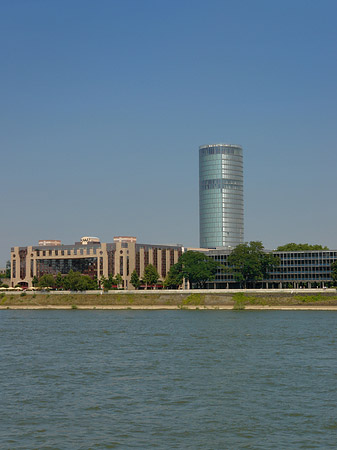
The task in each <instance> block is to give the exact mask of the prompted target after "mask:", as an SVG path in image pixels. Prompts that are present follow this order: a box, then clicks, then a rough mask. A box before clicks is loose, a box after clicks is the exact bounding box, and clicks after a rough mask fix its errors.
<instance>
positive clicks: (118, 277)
mask: <svg viewBox="0 0 337 450" xmlns="http://www.w3.org/2000/svg"><path fill="white" fill-rule="evenodd" d="M115 281H116V284H117V288H119V286H120V285H121V284H123V277H122V275H121V274H120V273H118V274H117V275H116V276H115Z"/></svg>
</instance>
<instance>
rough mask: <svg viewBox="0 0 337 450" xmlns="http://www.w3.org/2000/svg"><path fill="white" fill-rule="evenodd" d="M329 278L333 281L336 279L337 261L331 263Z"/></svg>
mask: <svg viewBox="0 0 337 450" xmlns="http://www.w3.org/2000/svg"><path fill="white" fill-rule="evenodd" d="M331 278H332V281H333V282H334V283H336V281H337V261H335V262H333V263H332V264H331Z"/></svg>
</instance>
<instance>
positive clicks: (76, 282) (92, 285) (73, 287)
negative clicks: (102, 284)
mask: <svg viewBox="0 0 337 450" xmlns="http://www.w3.org/2000/svg"><path fill="white" fill-rule="evenodd" d="M63 287H64V289H67V290H70V291H88V290H92V289H96V287H97V285H96V282H95V281H94V280H93V279H92V278H90V277H89V276H88V275H82V274H81V273H80V272H74V271H73V270H70V271H69V273H68V275H66V276H65V277H64V278H63Z"/></svg>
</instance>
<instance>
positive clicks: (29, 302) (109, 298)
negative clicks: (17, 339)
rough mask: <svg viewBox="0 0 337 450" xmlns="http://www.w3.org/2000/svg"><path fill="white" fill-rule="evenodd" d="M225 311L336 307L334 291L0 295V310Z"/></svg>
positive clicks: (336, 298) (336, 299)
mask: <svg viewBox="0 0 337 450" xmlns="http://www.w3.org/2000/svg"><path fill="white" fill-rule="evenodd" d="M11 307H12V308H34V309H35V308H53V307H55V308H62V307H64V308H72V309H77V308H94V307H96V308H102V309H103V308H109V309H110V308H114V307H115V308H128V307H131V308H136V309H137V308H142V307H144V308H155V309H157V308H163V309H165V308H168V309H171V308H180V309H188V308H193V309H195V308H200V309H202V308H215V309H217V308H224V309H237V310H240V309H258V308H261V309H266V308H268V307H272V308H275V307H280V308H282V307H301V309H302V308H303V307H309V308H310V309H311V308H312V307H336V308H337V293H336V291H334V292H317V293H316V292H315V293H306V292H305V291H302V292H298V291H297V292H281V291H277V290H275V291H273V292H268V293H266V292H256V291H254V293H249V292H247V291H246V292H235V293H232V292H230V291H227V292H225V293H224V292H221V293H218V292H216V291H208V292H206V293H205V291H203V292H202V293H199V292H198V291H195V292H192V293H191V292H184V291H181V292H179V293H178V292H173V293H171V292H170V291H157V292H153V291H152V292H147V291H141V292H123V293H121V292H116V293H104V294H103V295H101V294H100V293H95V294H90V293H57V295H56V293H52V292H49V293H40V292H39V293H26V292H24V293H16V294H13V293H10V292H6V293H2V294H0V308H1V309H7V308H11Z"/></svg>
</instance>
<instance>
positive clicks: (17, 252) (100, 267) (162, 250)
mask: <svg viewBox="0 0 337 450" xmlns="http://www.w3.org/2000/svg"><path fill="white" fill-rule="evenodd" d="M51 242H52V243H51V244H50V245H44V244H43V245H37V246H34V245H33V246H28V247H13V248H12V249H11V270H12V272H11V273H12V277H11V286H16V285H19V286H22V287H31V286H32V281H33V278H34V277H37V278H40V277H41V276H42V275H45V274H52V275H54V276H55V275H57V274H58V273H61V274H62V275H66V274H67V273H69V272H70V270H73V271H75V272H81V273H82V274H84V275H89V276H90V277H91V278H96V277H97V279H98V280H100V279H101V277H103V276H104V277H105V278H108V277H109V275H113V276H116V275H117V274H120V275H121V276H122V278H123V287H124V288H125V289H132V285H131V281H130V280H131V274H132V272H133V271H134V270H136V272H137V274H138V276H139V277H140V278H142V276H143V274H144V269H145V267H146V266H147V265H149V264H152V265H153V266H155V267H156V269H157V271H158V274H159V276H160V279H161V280H162V281H163V280H164V279H165V277H166V275H167V273H168V271H169V270H170V267H171V266H172V265H173V264H175V263H176V262H178V259H179V257H180V255H181V254H182V252H183V247H182V246H180V245H151V244H137V242H136V238H135V237H129V236H117V237H115V238H114V242H113V243H101V242H100V240H99V239H98V238H96V237H95V238H91V237H84V238H82V239H81V242H76V243H75V244H73V245H61V244H59V245H55V243H54V241H51Z"/></svg>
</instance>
